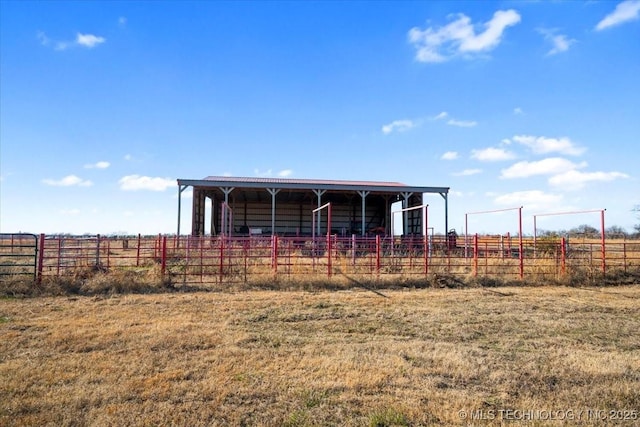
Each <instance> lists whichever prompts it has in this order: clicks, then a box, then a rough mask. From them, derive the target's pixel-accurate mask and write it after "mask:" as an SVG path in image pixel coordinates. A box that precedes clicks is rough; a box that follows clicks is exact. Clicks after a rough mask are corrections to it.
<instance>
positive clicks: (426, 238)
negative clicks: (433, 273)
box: [424, 233, 429, 276]
mask: <svg viewBox="0 0 640 427" xmlns="http://www.w3.org/2000/svg"><path fill="white" fill-rule="evenodd" d="M428 274H429V234H428V233H427V234H425V235H424V275H425V276H426V275H428Z"/></svg>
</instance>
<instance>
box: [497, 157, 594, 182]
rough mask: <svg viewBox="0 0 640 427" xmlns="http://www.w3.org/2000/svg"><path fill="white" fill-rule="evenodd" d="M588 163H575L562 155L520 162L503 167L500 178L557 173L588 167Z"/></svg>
mask: <svg viewBox="0 0 640 427" xmlns="http://www.w3.org/2000/svg"><path fill="white" fill-rule="evenodd" d="M586 166H587V163H586V162H582V163H580V164H575V163H573V162H571V161H569V160H567V159H563V158H561V157H550V158H548V159H544V160H540V161H537V162H527V161H523V162H518V163H515V164H513V165H511V166H510V167H508V168H506V169H503V170H502V174H501V175H500V178H507V179H510V178H527V177H529V176H534V175H555V174H560V173H564V172H567V171H570V170H575V169H578V168H583V167H586Z"/></svg>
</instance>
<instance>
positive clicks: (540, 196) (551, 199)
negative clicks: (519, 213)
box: [494, 190, 563, 209]
mask: <svg viewBox="0 0 640 427" xmlns="http://www.w3.org/2000/svg"><path fill="white" fill-rule="evenodd" d="M562 198H563V196H562V195H561V194H550V193H545V192H544V191H540V190H527V191H516V192H513V193H507V194H502V195H500V196H496V197H495V199H494V202H495V203H496V204H498V205H503V206H526V207H527V208H528V209H540V208H544V207H551V206H557V204H558V203H560V202H561V201H562Z"/></svg>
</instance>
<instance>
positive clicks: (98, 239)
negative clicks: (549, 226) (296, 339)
mask: <svg viewBox="0 0 640 427" xmlns="http://www.w3.org/2000/svg"><path fill="white" fill-rule="evenodd" d="M152 269H153V270H157V272H158V274H160V275H161V277H162V278H163V279H166V280H169V281H171V282H176V283H185V284H186V283H189V284H195V283H220V284H224V283H245V284H246V283H251V282H254V281H265V280H274V279H277V280H295V281H305V280H312V279H331V278H332V277H334V276H340V275H344V276H348V277H363V276H366V277H369V278H372V279H374V280H376V279H385V278H396V277H404V278H421V277H427V278H429V277H434V276H452V277H461V278H462V277H469V276H472V277H499V278H503V279H516V280H517V279H525V278H526V279H529V278H531V279H545V278H546V279H557V278H561V277H564V276H567V275H571V274H576V273H577V272H581V273H584V272H587V273H589V274H592V275H593V274H606V273H612V272H618V271H621V272H625V273H626V272H630V271H638V270H640V242H639V241H606V243H605V245H604V246H603V245H602V243H601V242H600V241H598V240H594V241H588V240H586V239H582V240H581V241H578V242H569V240H567V239H565V238H557V239H555V238H553V239H552V238H545V239H538V240H535V239H531V238H523V239H522V241H520V239H518V238H514V237H513V236H509V235H507V236H479V235H474V236H467V237H466V238H465V237H463V238H457V239H455V238H454V239H451V237H450V236H413V237H412V236H409V237H399V236H396V237H385V236H372V237H360V236H355V235H354V236H350V237H337V236H330V237H327V236H323V237H280V236H234V237H228V236H213V237H212V236H202V237H195V236H166V235H158V236H140V235H139V236H127V237H104V236H88V237H76V236H46V235H40V236H34V235H24V234H13V235H2V236H0V280H5V279H6V278H7V277H11V276H15V275H19V274H21V275H24V274H32V275H33V278H34V280H35V281H41V280H42V279H43V278H61V277H66V276H71V275H77V274H79V273H80V272H84V271H87V270H93V271H103V272H114V271H123V270H124V271H137V272H144V271H150V270H152Z"/></svg>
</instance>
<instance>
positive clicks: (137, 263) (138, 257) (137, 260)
mask: <svg viewBox="0 0 640 427" xmlns="http://www.w3.org/2000/svg"><path fill="white" fill-rule="evenodd" d="M139 266H140V233H138V249H137V250H136V267H139Z"/></svg>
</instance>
